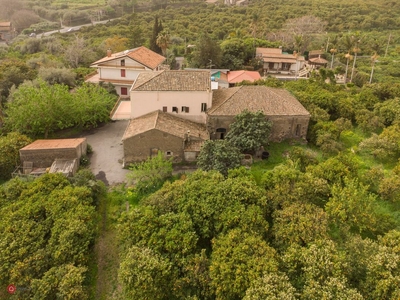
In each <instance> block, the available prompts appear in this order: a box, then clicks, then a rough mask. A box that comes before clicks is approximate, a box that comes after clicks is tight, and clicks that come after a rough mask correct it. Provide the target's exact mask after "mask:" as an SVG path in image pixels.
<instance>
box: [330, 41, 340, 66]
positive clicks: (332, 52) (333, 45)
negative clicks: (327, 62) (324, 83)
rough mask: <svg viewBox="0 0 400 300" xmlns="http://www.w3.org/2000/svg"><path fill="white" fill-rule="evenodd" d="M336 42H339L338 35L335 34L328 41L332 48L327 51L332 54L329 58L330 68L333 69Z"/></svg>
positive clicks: (336, 50)
mask: <svg viewBox="0 0 400 300" xmlns="http://www.w3.org/2000/svg"><path fill="white" fill-rule="evenodd" d="M338 43H339V37H338V36H337V35H335V37H334V38H333V39H332V41H331V42H330V43H329V44H331V45H332V48H331V49H330V50H329V52H330V53H331V55H332V60H331V69H333V62H334V61H335V53H337V52H338V49H337V48H338Z"/></svg>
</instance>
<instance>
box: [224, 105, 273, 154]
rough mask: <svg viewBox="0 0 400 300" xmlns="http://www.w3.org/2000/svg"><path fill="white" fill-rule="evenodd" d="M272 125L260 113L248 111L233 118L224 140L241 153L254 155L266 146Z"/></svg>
mask: <svg viewBox="0 0 400 300" xmlns="http://www.w3.org/2000/svg"><path fill="white" fill-rule="evenodd" d="M271 127H272V123H271V122H270V121H269V120H268V119H267V118H266V117H265V115H264V113H263V112H262V111H258V112H250V111H248V110H245V111H243V112H242V113H240V114H238V115H236V116H235V121H234V122H233V123H232V124H231V125H230V127H229V132H228V134H227V135H226V140H227V141H229V142H230V143H231V144H232V145H234V146H235V147H236V148H238V149H239V150H240V151H241V152H242V153H255V151H257V150H259V149H260V147H261V146H266V145H267V144H268V138H269V135H270V132H271Z"/></svg>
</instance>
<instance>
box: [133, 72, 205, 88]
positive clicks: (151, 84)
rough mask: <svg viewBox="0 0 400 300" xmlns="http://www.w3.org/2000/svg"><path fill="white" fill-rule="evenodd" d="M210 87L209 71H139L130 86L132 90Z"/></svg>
mask: <svg viewBox="0 0 400 300" xmlns="http://www.w3.org/2000/svg"><path fill="white" fill-rule="evenodd" d="M148 73H150V72H148ZM210 89H211V77H210V71H184V70H181V71H158V72H151V74H147V73H140V74H139V76H138V77H137V79H136V81H135V83H134V84H133V86H132V91H208V90H210Z"/></svg>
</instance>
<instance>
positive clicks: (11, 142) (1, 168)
mask: <svg viewBox="0 0 400 300" xmlns="http://www.w3.org/2000/svg"><path fill="white" fill-rule="evenodd" d="M31 142H32V140H31V139H30V138H28V137H27V136H25V135H22V134H19V133H17V132H11V133H9V134H7V135H6V136H0V178H2V179H7V178H10V177H11V173H12V172H13V171H14V170H15V168H16V167H17V166H18V165H19V149H21V148H23V147H25V146H26V145H28V144H30V143H31Z"/></svg>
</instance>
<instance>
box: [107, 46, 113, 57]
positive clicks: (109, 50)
mask: <svg viewBox="0 0 400 300" xmlns="http://www.w3.org/2000/svg"><path fill="white" fill-rule="evenodd" d="M111 53H112V51H111V49H110V48H109V49H107V57H111Z"/></svg>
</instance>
